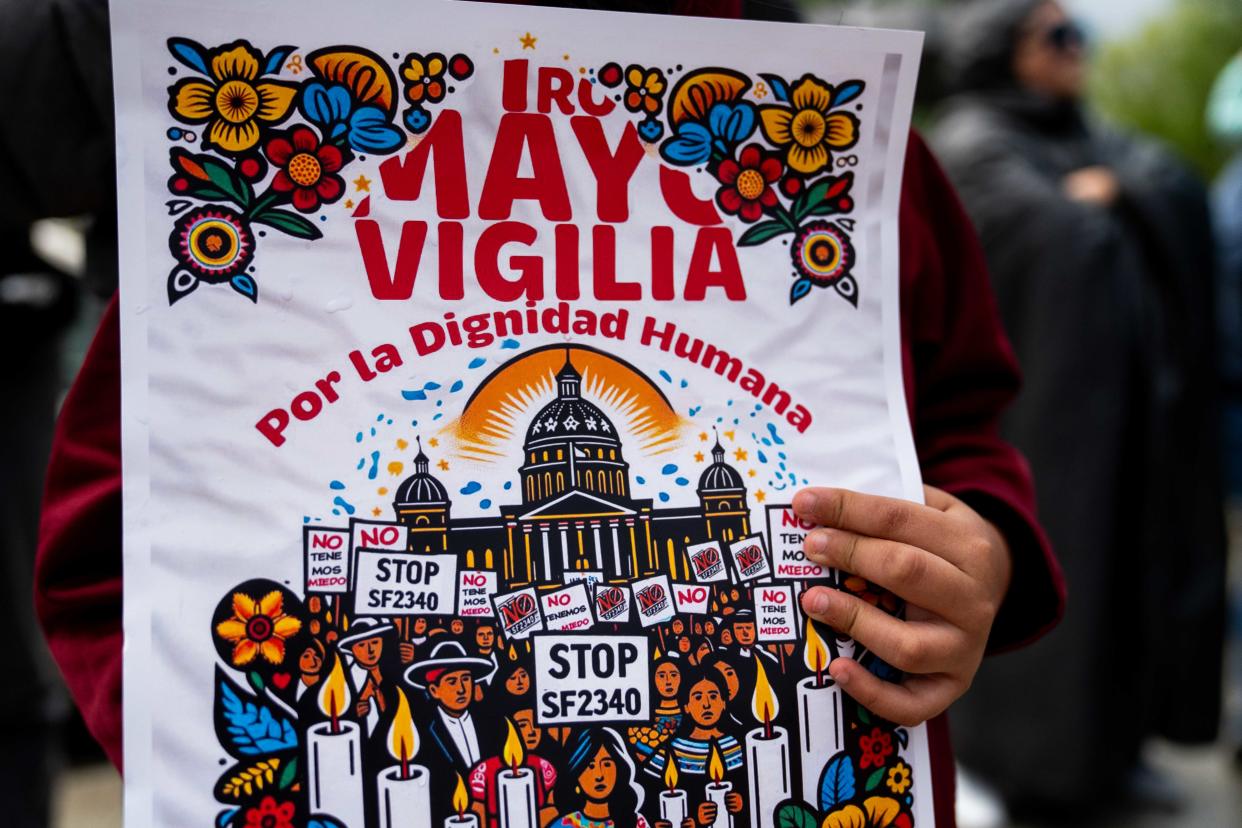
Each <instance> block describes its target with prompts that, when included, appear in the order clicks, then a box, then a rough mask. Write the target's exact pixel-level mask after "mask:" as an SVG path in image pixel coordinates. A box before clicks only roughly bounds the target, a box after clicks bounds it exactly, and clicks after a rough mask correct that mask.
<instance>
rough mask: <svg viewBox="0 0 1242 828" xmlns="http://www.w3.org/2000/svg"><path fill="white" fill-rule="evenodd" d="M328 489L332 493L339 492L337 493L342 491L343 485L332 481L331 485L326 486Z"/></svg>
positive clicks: (337, 481)
mask: <svg viewBox="0 0 1242 828" xmlns="http://www.w3.org/2000/svg"><path fill="white" fill-rule="evenodd" d="M328 488H329V489H332V490H333V491H336V492H339V491H343V490H344V488H345V484H344V483H342V482H341V481H339V480H333V481H332V482H331V483H329V484H328Z"/></svg>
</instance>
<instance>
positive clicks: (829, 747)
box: [798, 619, 845, 804]
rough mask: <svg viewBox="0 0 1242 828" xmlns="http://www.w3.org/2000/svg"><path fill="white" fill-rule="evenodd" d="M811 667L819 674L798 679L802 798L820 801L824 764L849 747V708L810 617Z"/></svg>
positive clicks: (808, 662)
mask: <svg viewBox="0 0 1242 828" xmlns="http://www.w3.org/2000/svg"><path fill="white" fill-rule="evenodd" d="M802 654H803V659H804V661H805V662H806V666H807V669H809V670H811V671H812V672H813V673H814V674H815V675H813V676H808V677H807V678H804V679H802V681H800V682H798V731H799V733H798V748H799V753H800V755H801V758H802V791H801V794H802V798H803V799H804V800H805V801H806V802H809V803H811V804H815V803H817V802H819V776H820V774H821V773H823V771H824V766H825V765H827V764H828V760H830V759H831V758H832V757H833V756H835V755H836V754H837V753H839V752H841V751H842V750H844V749H845V710H844V707H843V705H842V695H841V688H839V687H837V686H836V682H834V681H833V680H832V679H831V678H828V677H827V676H826V675H825V674H824V672H825V670H826V669H827V667H828V648H827V646H826V645H825V644H824V640H823V638H821V637H820V635H819V633H818V632H817V631H816V629H815V625H814V624H813V623H812V622H811V621H810V619H808V620H807V622H806V647H805V648H804V649H803V651H802Z"/></svg>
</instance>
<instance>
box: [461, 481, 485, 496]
mask: <svg viewBox="0 0 1242 828" xmlns="http://www.w3.org/2000/svg"><path fill="white" fill-rule="evenodd" d="M482 488H483V484H482V483H480V482H479V481H477V480H471V481H470V482H469V483H467V484H466V485H464V486H462V487H461V493H462V494H464V495H472V494H474V493H475V492H477V491H480V490H482Z"/></svg>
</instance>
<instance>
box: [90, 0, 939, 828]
mask: <svg viewBox="0 0 1242 828" xmlns="http://www.w3.org/2000/svg"><path fill="white" fill-rule="evenodd" d="M112 21H113V39H114V49H113V55H114V71H115V88H116V93H117V116H118V136H117V137H118V149H119V152H118V157H119V159H120V160H119V171H118V175H119V183H120V190H119V191H120V194H121V195H120V206H121V215H120V250H121V271H122V273H123V276H122V286H121V292H120V305H121V313H122V325H121V329H122V360H123V369H124V370H123V385H124V387H123V394H122V399H123V421H124V429H125V432H124V433H125V441H124V462H125V470H126V490H125V497H126V509H125V521H126V524H125V554H126V584H125V589H126V630H127V641H126V651H125V687H126V694H125V746H126V757H125V758H126V783H127V786H128V791H127V807H126V821H127V825H128V826H129V828H136V827H137V826H154V825H207V824H212V825H216V826H218V828H244V827H245V826H253V825H259V824H263V825H268V824H271V825H280V826H298V828H376V827H382V828H397V826H400V828H438V826H441V825H449V826H451V828H569V827H570V826H582V825H586V824H588V823H589V824H591V825H601V826H613V828H647V827H648V826H650V827H651V828H657V827H658V828H684V826H685V824H686V822H687V820H689V821H693V822H694V823H695V824H696V826H698V828H709V826H710V828H730V827H731V826H733V827H734V828H740V826H744V825H745V826H750V828H775V826H778V825H790V824H797V825H807V824H815V825H820V824H824V825H827V824H837V823H840V824H846V823H847V822H849V823H850V824H853V823H852V822H850V820H854V821H857V820H858V819H863V818H867V819H871V820H872V821H875V822H876V824H880V822H883V824H885V825H896V826H903V828H911V826H920V828H921V827H922V826H931V825H932V824H933V820H934V817H933V816H932V814H933V805H934V803H933V802H932V790H931V782H930V770H929V760H928V753H927V738H926V732H925V730H924V729H923V728H921V727H919V728H905V727H898V726H895V725H891V724H889V723H884V722H879V721H877V720H875V719H874V718H872V717H870V716H869V715H868V714H867V713H866V712H865V711H863V710H862V709H861V708H860V707H859V706H858V705H857V703H856V702H854V701H853V700H852V699H851V698H850V697H849V696H848V695H846V694H844V692H843V691H842V689H841V688H840V687H837V686H836V685H834V684H833V682H832V681H831V679H830V678H828V676H829V673H828V669H827V668H828V665H829V664H830V663H831V661H832V659H834V658H837V657H840V656H841V655H842V654H846V655H852V656H853V657H855V658H859V659H860V660H861V661H862V662H863V663H864V664H865V665H866V666H868V667H870V668H872V669H873V670H874V671H875V672H877V673H878V674H881V675H888V674H889V673H890V671H888V670H887V668H886V665H883V664H882V663H880V662H879V661H878V660H877V659H876V658H875V657H874V656H873V655H871V654H869V653H866V652H865V651H863V650H855V648H854V647H853V645H852V643H850V642H848V641H845V640H842V639H839V638H838V637H837V636H836V635H835V634H833V633H832V631H831V630H826V629H820V628H818V627H817V626H816V625H815V624H814V623H809V622H808V621H807V620H806V619H805V618H804V617H803V616H802V615H801V614H800V613H799V611H798V596H799V595H800V593H801V592H802V591H803V590H804V589H805V588H806V587H807V585H808V584H810V583H819V584H826V585H828V586H832V587H836V588H840V589H849V588H852V587H856V586H857V584H858V580H857V579H847V580H843V579H841V578H840V577H839V576H838V575H837V573H835V572H833V571H830V570H826V569H824V568H821V567H819V566H817V565H814V564H812V563H810V562H808V561H807V560H806V558H805V555H804V554H803V552H802V549H801V544H802V541H803V538H804V536H805V533H806V531H807V530H808V529H809V527H808V526H806V525H804V524H802V523H801V522H800V521H799V520H798V519H797V518H796V517H795V516H794V515H793V512H792V510H791V508H790V507H789V504H790V503H791V502H792V499H793V495H794V493H795V492H796V491H797V490H798V489H800V488H802V487H804V486H807V485H817V484H818V485H836V486H844V487H848V488H853V489H857V490H861V491H867V492H874V493H878V494H885V495H889V496H897V497H908V498H918V497H920V496H921V486H920V481H919V479H918V474H917V463H916V461H915V458H914V453H913V448H912V441H911V437H910V434H909V426H908V423H907V421H906V415H905V401H904V398H903V392H902V388H901V383H900V376H901V372H900V348H899V342H898V325H897V320H898V317H897V314H898V308H897V295H898V291H897V250H898V247H897V206H898V198H899V193H900V187H901V174H902V160H903V158H904V152H905V143H906V135H907V132H908V128H909V116H910V109H911V105H912V97H913V89H914V80H915V73H916V67H917V60H918V51H919V47H920V40H919V36H918V35H913V34H909V33H901V32H880V31H869V30H860V29H851V30H848V31H847V30H841V29H835V28H825V27H811V26H792V25H782V24H771V23H748V22H741V21H725V20H708V19H691V18H675V17H660V18H658V19H652V18H648V17H645V16H642V15H631V14H608V13H602V12H586V11H574V10H564V9H546V8H535V7H523V6H514V5H504V6H490V5H486V4H481V3H448V2H424V3H419V4H415V5H414V6H411V5H409V4H401V3H397V2H395V0H376V2H373V3H368V4H366V5H365V7H353V6H348V5H343V4H340V3H330V2H327V0H304V1H303V2H299V3H297V4H293V3H285V2H271V3H266V4H260V5H255V4H252V3H241V2H238V1H237V0H220V2H215V3H210V4H208V3H202V2H195V1H193V0H166V1H165V2H154V0H134V2H125V0H122V1H121V2H118V3H116V4H114V8H113V9H112ZM877 424H887V426H882V425H877ZM152 596H159V600H158V601H156V600H151V597H152Z"/></svg>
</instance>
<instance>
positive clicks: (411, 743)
mask: <svg viewBox="0 0 1242 828" xmlns="http://www.w3.org/2000/svg"><path fill="white" fill-rule="evenodd" d="M388 752H389V753H390V754H392V758H394V759H396V760H397V761H398V762H400V764H398V765H393V766H392V767H390V768H385V769H384V770H382V771H380V772H379V777H378V778H377V779H376V785H377V787H378V789H379V790H378V793H379V821H380V826H381V828H431V785H430V782H431V773H430V772H429V771H428V770H427V769H426V768H425V767H423V766H422V765H412V764H410V759H411V757H413V756H414V755H415V754H416V753H418V736H417V731H415V730H414V718H413V717H412V716H411V715H410V703H409V701H408V700H407V699H406V698H405V693H404V692H402V691H401V690H400V689H398V690H397V713H396V715H395V716H393V719H392V726H391V727H390V728H389V729H388Z"/></svg>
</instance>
